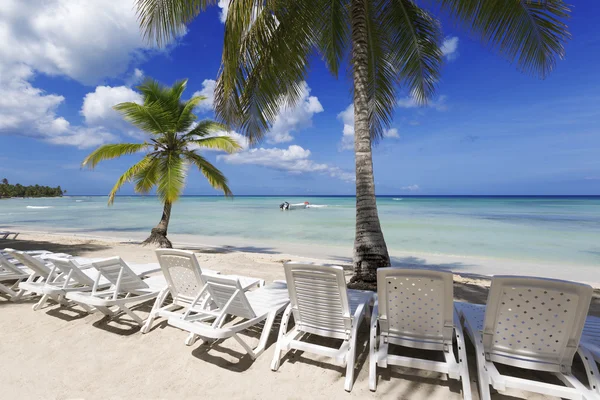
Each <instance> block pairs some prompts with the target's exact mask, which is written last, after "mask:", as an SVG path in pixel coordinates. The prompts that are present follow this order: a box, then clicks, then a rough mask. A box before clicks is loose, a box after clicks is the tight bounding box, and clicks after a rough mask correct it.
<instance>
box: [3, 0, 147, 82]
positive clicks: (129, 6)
mask: <svg viewBox="0 0 600 400" xmlns="http://www.w3.org/2000/svg"><path fill="white" fill-rule="evenodd" d="M0 43H2V46H0V62H1V63H3V64H14V63H25V64H27V65H29V66H30V67H32V68H33V69H34V70H37V71H39V72H43V73H45V74H48V75H65V76H68V77H70V78H72V79H75V80H77V81H79V82H82V83H84V84H93V83H96V82H98V81H99V80H101V79H102V78H104V77H106V76H117V75H120V74H123V73H124V72H125V71H126V70H127V69H128V67H129V65H130V64H131V62H132V60H135V59H139V58H140V57H141V56H143V52H144V50H147V49H148V45H147V44H146V43H145V42H144V41H143V38H142V36H141V34H140V30H139V23H138V21H137V17H136V15H135V8H134V1H133V0H128V1H126V0H121V1H105V0H87V1H73V0H45V1H39V0H2V2H1V3H0Z"/></svg>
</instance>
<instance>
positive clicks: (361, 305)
mask: <svg viewBox="0 0 600 400" xmlns="http://www.w3.org/2000/svg"><path fill="white" fill-rule="evenodd" d="M284 269H285V279H286V281H287V285H288V290H289V293H290V305H289V306H288V307H287V309H286V310H285V313H284V314H283V317H282V318H281V327H280V330H279V336H278V338H277V344H276V348H275V355H274V356H273V361H272V363H271V369H272V370H273V371H276V370H277V369H279V363H280V359H281V356H282V352H287V351H289V350H291V349H296V350H302V351H306V352H309V353H315V354H320V355H324V356H328V357H333V358H335V360H336V361H337V362H340V363H345V364H346V380H345V382H344V389H346V390H347V391H350V390H352V385H353V384H354V362H355V357H356V336H357V330H358V327H359V326H360V323H361V321H362V319H363V318H364V316H365V315H370V312H369V311H370V310H369V307H370V305H371V304H373V302H374V301H375V297H376V296H375V293H373V292H369V291H362V290H349V289H347V288H346V279H345V278H344V269H343V268H342V267H338V266H324V265H313V264H303V263H294V262H290V263H286V264H284ZM291 315H293V316H294V324H295V326H294V328H292V329H291V330H290V331H289V332H288V324H289V319H290V316H291ZM307 334H311V335H318V336H322V337H327V338H335V339H342V344H341V346H340V347H339V349H335V348H331V347H328V346H321V345H317V344H311V343H307V342H304V341H302V340H301V339H302V337H303V336H304V335H307Z"/></svg>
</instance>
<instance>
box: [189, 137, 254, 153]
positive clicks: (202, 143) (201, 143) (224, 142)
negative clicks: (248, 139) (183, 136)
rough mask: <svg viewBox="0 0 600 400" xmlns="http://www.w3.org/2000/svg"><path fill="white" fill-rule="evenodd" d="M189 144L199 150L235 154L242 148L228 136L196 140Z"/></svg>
mask: <svg viewBox="0 0 600 400" xmlns="http://www.w3.org/2000/svg"><path fill="white" fill-rule="evenodd" d="M189 143H190V144H195V145H196V146H198V147H200V148H205V149H214V150H223V151H225V152H227V153H235V152H236V151H238V150H240V149H241V148H242V146H240V145H239V143H238V142H236V141H235V139H233V138H232V137H229V136H215V137H209V138H203V139H197V140H190V141H189Z"/></svg>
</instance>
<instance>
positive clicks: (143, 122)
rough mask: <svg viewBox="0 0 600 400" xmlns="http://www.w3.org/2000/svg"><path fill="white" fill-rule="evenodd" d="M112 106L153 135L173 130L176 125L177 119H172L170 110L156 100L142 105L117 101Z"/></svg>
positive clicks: (135, 124)
mask: <svg viewBox="0 0 600 400" xmlns="http://www.w3.org/2000/svg"><path fill="white" fill-rule="evenodd" d="M113 108H114V109H115V110H116V111H118V112H120V113H121V114H122V115H123V117H124V118H125V120H127V121H128V122H130V123H131V124H133V125H134V126H136V127H137V128H139V129H141V130H143V131H145V132H149V133H151V134H153V135H161V134H163V133H165V132H175V130H176V127H177V121H176V120H174V119H173V115H172V113H171V112H170V110H168V109H165V107H163V105H162V104H161V103H160V102H158V101H155V102H152V103H150V104H144V105H140V104H137V103H132V102H127V103H119V104H117V105H116V106H114V107H113Z"/></svg>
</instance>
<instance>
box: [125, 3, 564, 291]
mask: <svg viewBox="0 0 600 400" xmlns="http://www.w3.org/2000/svg"><path fill="white" fill-rule="evenodd" d="M216 3H217V0H137V9H138V15H139V19H140V24H141V26H142V29H143V30H144V33H145V35H146V37H147V38H148V39H149V40H152V41H157V43H158V44H159V45H162V44H164V43H166V42H167V41H169V40H171V39H172V38H174V37H176V36H177V35H179V34H181V33H183V32H185V25H186V24H188V23H189V22H191V21H192V19H193V18H194V17H195V16H196V15H197V14H198V13H200V12H201V11H203V10H204V9H205V8H206V7H207V6H209V5H212V4H216ZM422 3H424V4H427V5H433V6H436V9H440V10H442V11H446V12H448V13H449V14H450V16H451V17H452V18H453V19H454V20H456V21H457V22H459V23H462V24H463V25H464V26H466V27H467V29H468V30H469V31H471V33H473V34H475V35H477V36H480V37H481V39H482V40H483V42H485V43H487V44H489V45H491V47H493V48H494V49H496V50H497V51H498V52H499V53H501V54H502V55H504V56H505V57H507V58H508V59H510V60H516V62H517V64H518V66H519V67H520V68H521V69H523V70H525V71H527V72H533V73H537V74H539V75H541V76H542V77H543V76H545V75H546V74H548V73H549V72H550V71H551V70H552V68H553V67H554V64H555V62H556V59H557V58H562V57H563V55H564V47H563V45H564V42H565V41H566V40H567V39H568V37H569V33H568V29H567V26H566V25H565V23H564V22H563V20H564V19H566V18H567V17H568V16H569V13H570V10H569V7H568V6H567V5H566V4H565V3H564V2H563V1H562V0H432V1H429V2H425V1H416V0H231V1H230V4H229V11H228V14H227V20H226V23H225V41H224V48H223V56H222V63H223V65H222V68H221V71H220V75H219V78H218V82H217V86H216V91H215V96H216V100H215V105H216V113H217V117H219V118H220V119H222V120H223V121H225V122H227V123H229V124H231V125H233V126H236V128H237V130H239V131H240V132H241V133H243V134H245V135H246V136H248V137H249V138H250V140H251V141H252V142H253V141H256V140H258V139H260V138H261V137H262V136H263V134H264V133H265V132H266V131H267V130H268V129H269V128H270V127H271V126H272V123H273V121H274V119H275V117H276V116H277V114H278V112H279V110H280V108H281V107H282V105H284V104H295V103H296V102H297V101H298V100H299V98H300V94H301V90H300V88H301V82H302V81H303V80H305V79H306V75H307V72H308V69H309V60H310V58H311V56H312V55H313V54H314V52H315V51H316V52H318V53H319V54H320V55H321V57H322V58H323V59H324V61H325V63H326V64H327V66H328V67H329V69H330V71H331V72H332V73H333V75H335V76H336V77H337V75H338V72H339V70H340V68H341V67H342V65H343V63H345V62H348V63H349V69H350V71H351V72H352V81H353V89H354V151H355V167H356V234H355V242H354V276H353V278H352V282H353V283H354V284H355V286H356V287H360V286H361V285H365V286H372V285H373V284H374V283H375V282H376V270H377V268H379V267H387V266H389V265H390V258H389V255H388V251H387V247H386V243H385V240H384V238H383V233H382V230H381V226H380V223H379V217H378V214H377V204H376V199H375V180H374V176H373V162H372V152H371V149H372V145H373V144H374V143H375V142H376V141H377V140H379V139H381V138H382V136H383V132H384V131H385V129H386V128H388V127H389V126H390V123H391V121H392V116H393V113H394V109H395V106H396V102H397V97H398V95H399V91H400V90H405V89H408V91H410V93H411V95H412V96H413V98H414V99H416V101H418V102H419V103H421V104H425V103H426V102H427V100H428V99H429V98H431V96H432V95H433V93H434V90H435V86H436V83H437V82H438V81H439V77H440V69H441V65H442V62H443V54H442V51H441V49H440V46H441V43H442V34H441V28H440V23H439V20H438V19H436V18H435V17H434V16H433V15H432V14H431V13H430V12H429V11H427V10H426V9H425V8H424V7H423V4H422ZM282 99H285V100H282Z"/></svg>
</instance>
